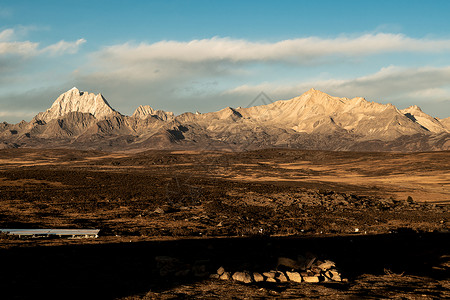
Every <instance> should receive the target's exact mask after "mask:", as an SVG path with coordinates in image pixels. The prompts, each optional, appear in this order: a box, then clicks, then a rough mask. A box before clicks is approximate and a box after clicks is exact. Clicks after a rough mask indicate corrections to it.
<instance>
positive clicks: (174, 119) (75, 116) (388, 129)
mask: <svg viewBox="0 0 450 300" xmlns="http://www.w3.org/2000/svg"><path fill="white" fill-rule="evenodd" d="M0 147H2V148H18V147H35V148H61V147H63V148H76V149H95V150H107V151H108V150H109V151H139V150H145V149H192V150H211V151H213V150H230V151H233V150H251V149H258V148H270V147H283V148H300V149H317V150H341V151H439V150H450V118H446V119H438V118H433V117H431V116H429V115H427V114H426V113H424V112H423V111H422V110H421V109H420V108H419V107H418V106H410V107H408V108H406V109H403V110H399V109H397V108H396V107H395V106H394V105H392V104H380V103H376V102H369V101H367V100H365V99H364V98H360V97H357V98H353V99H349V98H338V97H332V96H330V95H328V94H326V93H323V92H321V91H318V90H315V89H311V90H309V91H307V92H306V93H304V94H302V95H301V96H299V97H295V98H293V99H290V100H280V101H276V102H273V103H270V104H264V105H258V106H252V107H247V108H241V107H238V108H231V107H227V108H224V109H222V110H220V111H217V112H209V113H203V114H201V113H195V114H194V113H189V112H188V113H183V114H181V115H175V114H173V113H172V112H166V111H163V110H155V109H153V108H152V107H150V106H148V105H141V106H139V107H138V108H137V109H136V111H135V112H134V113H133V114H132V115H131V116H125V115H123V114H121V113H120V112H118V111H116V110H115V109H113V108H112V107H111V106H110V105H109V103H108V102H107V101H106V99H105V98H104V96H103V95H102V94H97V95H95V94H92V93H88V92H82V91H79V90H78V89H77V88H72V89H70V90H69V91H67V92H65V93H63V94H62V95H60V96H59V97H58V98H57V99H56V100H55V101H54V103H53V105H52V106H51V107H50V108H49V109H47V110H46V111H45V112H41V113H38V114H37V115H36V116H35V117H34V118H33V119H32V120H31V121H30V122H26V121H22V122H20V123H17V124H8V123H6V122H3V123H1V124H0Z"/></svg>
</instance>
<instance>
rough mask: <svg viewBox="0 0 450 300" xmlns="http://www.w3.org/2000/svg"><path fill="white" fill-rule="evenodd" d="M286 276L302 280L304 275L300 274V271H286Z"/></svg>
mask: <svg viewBox="0 0 450 300" xmlns="http://www.w3.org/2000/svg"><path fill="white" fill-rule="evenodd" d="M286 276H287V277H288V278H289V280H290V281H293V282H302V276H300V273H298V272H286Z"/></svg>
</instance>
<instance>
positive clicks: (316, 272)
mask: <svg viewBox="0 0 450 300" xmlns="http://www.w3.org/2000/svg"><path fill="white" fill-rule="evenodd" d="M311 272H313V273H314V274H320V273H321V272H322V269H320V268H319V267H312V268H311Z"/></svg>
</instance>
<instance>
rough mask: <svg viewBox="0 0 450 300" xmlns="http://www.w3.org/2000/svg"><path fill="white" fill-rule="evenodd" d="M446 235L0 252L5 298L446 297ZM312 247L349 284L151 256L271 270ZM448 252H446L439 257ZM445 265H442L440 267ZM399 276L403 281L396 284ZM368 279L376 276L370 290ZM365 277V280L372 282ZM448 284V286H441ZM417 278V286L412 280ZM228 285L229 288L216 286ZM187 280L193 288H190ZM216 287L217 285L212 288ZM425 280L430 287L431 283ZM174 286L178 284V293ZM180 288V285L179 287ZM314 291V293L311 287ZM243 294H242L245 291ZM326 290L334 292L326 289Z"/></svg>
mask: <svg viewBox="0 0 450 300" xmlns="http://www.w3.org/2000/svg"><path fill="white" fill-rule="evenodd" d="M449 238H450V235H449V234H448V233H445V234H444V233H426V234H409V233H405V234H388V235H366V236H344V237H303V238H276V237H271V238H225V239H186V240H176V241H148V242H133V243H112V244H95V245H94V244H93V245H67V246H45V247H35V248H11V249H7V250H6V249H2V250H0V257H1V258H2V272H1V273H0V282H1V283H2V286H3V288H2V296H6V298H8V299H21V298H30V299H31V298H33V299H36V298H41V299H43V298H46V299H48V298H54V299H56V298H59V299H61V298H65V299H68V298H70V299H80V298H84V299H115V298H120V297H127V296H132V295H134V296H135V297H142V298H145V297H146V295H147V297H148V298H149V299H150V298H153V297H154V298H166V299H169V298H171V299H172V298H173V297H186V298H199V299H205V298H214V297H221V298H222V297H225V298H232V297H237V298H244V297H245V296H248V297H255V296H263V297H271V296H274V295H278V296H283V295H284V296H286V297H296V298H298V297H311V296H313V295H314V297H319V298H327V297H328V298H330V299H331V298H333V297H343V296H347V297H356V298H366V297H375V298H377V297H388V296H389V295H397V296H408V295H414V294H415V293H417V292H418V291H419V290H420V291H419V293H421V294H422V295H423V296H424V297H425V299H427V297H429V298H445V297H448V296H449V295H450V290H449V286H448V281H447V280H448V279H449V278H448V275H449V272H448V271H449V268H448V265H449V257H448V240H449ZM305 252H311V253H316V254H317V255H318V256H320V257H327V258H330V259H331V260H333V261H334V262H336V265H338V266H339V269H340V271H341V272H342V274H343V276H345V277H347V278H349V282H348V283H326V282H325V283H319V284H315V286H314V287H311V286H307V285H308V283H301V284H294V283H285V284H281V283H273V284H269V283H260V284H257V283H253V284H250V285H242V284H239V283H233V282H232V281H226V282H223V281H220V280H217V279H208V276H196V275H194V274H192V273H188V274H185V275H184V276H175V275H174V273H171V272H170V271H169V272H165V273H162V272H161V270H160V269H158V263H157V260H156V259H155V258H156V257H159V256H166V257H173V258H176V259H177V260H179V261H182V262H183V263H185V264H187V265H190V266H195V265H198V264H202V265H203V266H205V270H207V272H209V273H215V271H216V270H217V269H218V268H219V267H220V266H224V267H225V269H227V270H230V271H236V270H242V269H243V268H245V269H247V270H254V271H262V270H267V269H270V268H274V267H275V266H276V264H277V258H278V257H280V256H286V257H289V256H291V257H292V256H293V257H296V256H297V255H298V254H299V253H305ZM445 254H447V256H444V255H445ZM445 265H446V267H445ZM400 277H403V282H402V284H401V286H400V285H399V284H398V282H397V283H396V284H394V285H392V283H393V282H395V281H397V280H398V279H399V278H400ZM368 278H372V280H374V279H375V280H378V283H377V284H378V286H375V285H372V286H371V287H370V288H367V287H366V286H364V285H365V284H368V282H367V281H368V280H369V279H368ZM369 281H370V280H369ZM445 282H447V285H445ZM417 283H420V285H417ZM224 285H225V286H226V287H227V288H226V289H227V290H228V293H227V294H226V295H220V294H219V292H220V290H221V289H223V288H224ZM189 286H191V289H188V288H187V287H189ZM214 286H215V288H213V287H214ZM430 286H433V288H432V289H431V290H430V289H428V288H429V287H430ZM177 289H182V291H181V292H180V291H179V290H177ZM183 289H184V290H183ZM242 289H244V291H243V290H242ZM312 289H314V290H315V292H312V291H311V290H312ZM242 292H244V293H246V294H242ZM330 293H331V294H330Z"/></svg>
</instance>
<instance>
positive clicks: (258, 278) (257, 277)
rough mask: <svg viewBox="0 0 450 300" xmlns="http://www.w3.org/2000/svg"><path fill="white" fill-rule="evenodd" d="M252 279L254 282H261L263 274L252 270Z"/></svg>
mask: <svg viewBox="0 0 450 300" xmlns="http://www.w3.org/2000/svg"><path fill="white" fill-rule="evenodd" d="M253 280H255V282H262V281H264V276H262V275H261V274H260V273H257V272H254V273H253Z"/></svg>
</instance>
